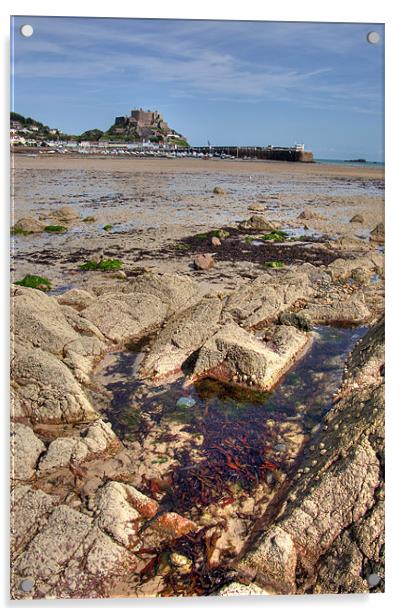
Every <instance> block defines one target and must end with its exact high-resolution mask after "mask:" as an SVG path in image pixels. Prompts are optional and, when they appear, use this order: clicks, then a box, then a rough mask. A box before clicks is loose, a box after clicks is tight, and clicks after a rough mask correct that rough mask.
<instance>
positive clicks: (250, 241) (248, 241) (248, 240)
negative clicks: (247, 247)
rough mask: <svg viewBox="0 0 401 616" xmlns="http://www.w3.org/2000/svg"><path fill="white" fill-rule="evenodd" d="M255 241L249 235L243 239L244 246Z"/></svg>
mask: <svg viewBox="0 0 401 616" xmlns="http://www.w3.org/2000/svg"><path fill="white" fill-rule="evenodd" d="M254 240H255V238H254V237H252V236H251V235H247V236H246V237H245V239H244V242H245V244H252V242H253V241H254Z"/></svg>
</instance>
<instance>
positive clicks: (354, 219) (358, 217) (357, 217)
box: [350, 214, 365, 224]
mask: <svg viewBox="0 0 401 616" xmlns="http://www.w3.org/2000/svg"><path fill="white" fill-rule="evenodd" d="M350 222H359V223H361V224H362V223H364V222H365V219H364V217H363V216H362V214H355V216H353V217H352V218H351V220H350Z"/></svg>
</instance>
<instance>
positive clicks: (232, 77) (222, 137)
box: [11, 17, 384, 161]
mask: <svg viewBox="0 0 401 616" xmlns="http://www.w3.org/2000/svg"><path fill="white" fill-rule="evenodd" d="M27 23H29V24H30V25H32V26H33V28H34V33H33V35H32V36H31V37H30V38H24V37H23V36H22V35H21V34H20V31H19V28H20V26H21V25H23V24H27ZM370 31H376V32H379V34H380V36H381V39H380V42H379V43H378V44H376V45H372V44H369V43H368V42H367V39H366V35H367V33H368V32H370ZM11 55H12V62H11V80H12V88H11V90H12V102H11V108H12V110H13V111H16V112H18V113H21V114H22V115H25V116H31V117H33V118H35V119H37V120H39V121H41V122H43V123H44V124H47V125H49V126H50V127H52V128H59V129H60V130H62V131H63V132H66V133H71V134H80V133H82V132H83V131H85V130H88V129H91V128H100V129H101V130H107V129H108V128H109V127H110V126H111V125H112V124H113V123H114V118H115V116H121V115H129V113H130V110H131V109H133V108H138V107H142V108H143V109H152V110H154V109H157V110H158V111H160V112H161V113H162V114H163V116H164V118H165V120H166V121H167V122H168V123H169V125H170V126H171V127H172V128H173V129H175V130H176V131H178V132H179V133H181V134H183V135H185V136H186V138H187V139H188V141H189V143H191V144H192V145H206V144H207V142H208V141H209V142H210V143H211V144H215V145H260V146H263V145H268V144H272V145H281V146H291V145H293V144H294V143H304V144H305V147H306V149H310V150H312V151H313V152H314V155H315V157H316V158H333V159H349V158H366V159H367V160H374V161H382V160H383V157H384V154H383V152H384V125H383V122H384V109H383V103H384V101H383V98H384V26H383V25H381V24H334V23H320V24H319V23H290V22H256V21H249V22H244V21H243V22H238V21H237V22H236V21H195V20H194V21H191V20H158V19H111V18H110V19H106V18H103V19H96V18H73V17H63V18H61V17H14V18H12V22H11Z"/></svg>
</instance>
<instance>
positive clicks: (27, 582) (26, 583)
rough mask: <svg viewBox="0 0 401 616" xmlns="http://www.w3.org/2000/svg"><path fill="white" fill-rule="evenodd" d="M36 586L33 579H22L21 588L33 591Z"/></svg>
mask: <svg viewBox="0 0 401 616" xmlns="http://www.w3.org/2000/svg"><path fill="white" fill-rule="evenodd" d="M34 586H35V584H34V582H33V580H30V579H29V578H27V579H26V580H22V582H21V584H20V588H21V590H23V591H24V592H31V591H32V590H33V587H34Z"/></svg>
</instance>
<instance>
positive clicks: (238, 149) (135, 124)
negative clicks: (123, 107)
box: [10, 108, 314, 162]
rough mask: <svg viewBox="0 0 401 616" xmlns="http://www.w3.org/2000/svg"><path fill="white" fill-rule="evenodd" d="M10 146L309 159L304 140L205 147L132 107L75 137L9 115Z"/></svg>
mask: <svg viewBox="0 0 401 616" xmlns="http://www.w3.org/2000/svg"><path fill="white" fill-rule="evenodd" d="M10 144H11V149H12V151H14V152H26V153H30V154H31V155H38V154H39V155H40V154H42V155H51V154H65V155H68V154H74V155H77V154H78V155H83V156H85V155H86V156H91V155H92V156H93V155H95V156H99V155H100V156H128V157H130V156H131V157H135V156H147V157H155V156H156V157H158V158H188V157H189V158H219V159H224V158H226V159H235V158H241V159H244V160H247V159H264V160H287V161H292V162H313V160H314V159H313V153H312V152H307V151H305V146H304V144H295V145H293V146H291V147H278V146H272V145H268V146H265V147H261V146H238V145H236V146H233V145H222V146H221V145H220V146H219V145H211V144H208V145H207V146H197V147H195V146H191V145H190V144H189V143H188V141H187V139H186V137H185V136H184V135H182V134H180V133H178V132H177V131H175V130H174V129H172V128H170V127H169V125H168V124H167V122H166V121H165V120H164V118H163V116H162V114H161V113H160V112H158V111H151V110H149V109H148V110H147V111H145V110H143V109H142V108H140V109H132V111H131V113H130V115H126V116H117V117H116V118H115V121H114V124H113V125H112V126H111V127H110V128H109V129H108V130H107V131H105V132H103V131H101V130H99V129H97V128H95V129H91V130H87V131H85V132H84V133H82V134H81V135H67V134H64V133H62V132H61V131H60V130H59V129H57V128H49V127H48V126H45V125H43V124H42V123H41V122H38V121H36V120H33V119H32V118H25V117H24V116H21V115H20V114H17V113H11V121H10Z"/></svg>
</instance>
